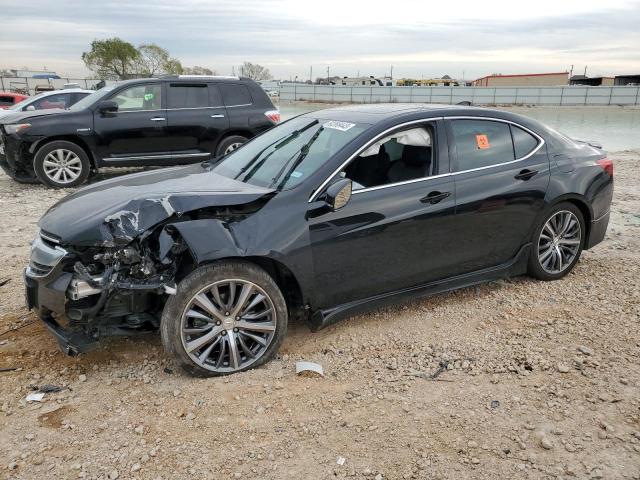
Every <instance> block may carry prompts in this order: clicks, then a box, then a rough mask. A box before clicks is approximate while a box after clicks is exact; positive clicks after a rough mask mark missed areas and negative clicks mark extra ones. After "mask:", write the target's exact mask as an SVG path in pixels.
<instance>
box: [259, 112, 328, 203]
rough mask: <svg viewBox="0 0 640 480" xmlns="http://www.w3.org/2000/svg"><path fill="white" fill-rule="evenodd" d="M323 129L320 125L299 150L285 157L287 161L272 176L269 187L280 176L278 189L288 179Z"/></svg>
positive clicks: (274, 183)
mask: <svg viewBox="0 0 640 480" xmlns="http://www.w3.org/2000/svg"><path fill="white" fill-rule="evenodd" d="M316 123H318V122H317V121H316ZM323 130H324V127H320V128H319V129H318V131H317V132H316V133H314V134H313V136H312V137H311V138H310V139H309V141H308V142H307V143H305V144H304V145H303V146H302V148H301V149H300V151H299V152H298V153H297V154H293V155H292V156H291V157H289V158H288V159H287V161H286V162H285V163H284V165H282V168H281V169H280V170H279V171H278V173H277V174H276V175H275V176H274V177H273V178H272V181H271V183H270V184H269V188H272V187H274V186H275V185H276V183H277V182H278V179H279V178H280V177H282V180H281V181H280V183H278V186H277V189H278V190H280V189H281V188H282V187H283V186H284V184H285V183H286V182H287V181H288V180H289V177H290V176H291V174H292V173H293V171H294V170H295V169H296V168H297V167H298V165H300V164H301V163H302V161H303V160H304V159H305V157H306V156H307V155H308V154H309V150H311V146H312V145H313V143H314V142H315V141H316V140H317V139H318V137H319V136H320V133H322V131H323ZM296 155H297V156H296ZM294 157H295V160H294V162H293V164H292V165H291V167H289V168H288V169H287V165H289V162H290V161H291V160H292V159H293V158H294ZM285 169H287V170H286V173H285ZM283 173H284V176H283Z"/></svg>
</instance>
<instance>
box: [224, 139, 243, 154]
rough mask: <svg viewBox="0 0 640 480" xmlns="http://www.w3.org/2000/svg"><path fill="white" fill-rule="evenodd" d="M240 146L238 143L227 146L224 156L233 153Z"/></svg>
mask: <svg viewBox="0 0 640 480" xmlns="http://www.w3.org/2000/svg"><path fill="white" fill-rule="evenodd" d="M241 145H242V143H240V142H236V143H232V144H231V145H229V146H228V147H227V148H226V149H225V151H224V154H225V155H228V154H229V153H231V152H233V151H234V150H236V149H237V148H239V147H240V146H241Z"/></svg>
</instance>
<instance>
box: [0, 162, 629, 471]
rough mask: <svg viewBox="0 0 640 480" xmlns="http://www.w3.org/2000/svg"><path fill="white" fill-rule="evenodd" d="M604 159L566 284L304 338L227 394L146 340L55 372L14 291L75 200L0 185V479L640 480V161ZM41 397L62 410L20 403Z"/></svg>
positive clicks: (53, 358) (469, 292) (391, 313)
mask: <svg viewBox="0 0 640 480" xmlns="http://www.w3.org/2000/svg"><path fill="white" fill-rule="evenodd" d="M611 156H612V158H613V159H614V160H615V182H616V185H615V198H614V203H613V214H612V218H611V224H610V226H609V231H608V235H607V239H606V241H605V242H604V243H602V244H600V245H598V246H597V247H596V248H594V249H593V250H591V251H588V252H585V253H584V254H583V257H582V260H581V262H580V263H579V265H578V266H577V267H576V268H575V270H574V271H573V272H572V273H571V274H570V275H569V276H568V277H567V278H565V279H563V280H561V281H558V282H552V283H544V282H538V281H534V280H532V279H529V278H524V277H523V278H516V279H512V280H508V281H499V282H494V283H490V284H486V285H483V286H480V287H475V288H467V289H464V290H460V291H457V292H454V293H450V294H445V295H439V296H436V297H433V298H431V299H428V300H423V301H416V302H414V303H412V304H409V305H404V306H395V307H389V308H386V309H384V310H378V311H373V312H371V313H369V314H366V315H361V316H358V317H354V318H352V319H350V320H347V321H344V322H342V323H339V324H336V325H334V326H332V327H330V328H328V329H326V330H324V331H321V332H319V333H316V334H312V333H310V332H309V331H308V330H307V328H306V327H305V326H304V325H301V324H295V325H292V326H291V327H290V333H289V335H288V338H287V340H286V341H285V343H284V345H283V348H282V350H281V352H280V355H279V356H278V357H277V358H276V359H275V360H274V361H272V362H271V363H269V364H268V365H266V366H264V367H262V368H259V369H257V370H253V371H249V372H246V373H242V374H237V375H234V376H232V377H226V378H220V379H194V378H191V377H188V376H186V375H185V374H183V373H182V372H181V371H179V370H177V369H175V368H174V366H173V365H172V362H171V360H170V359H169V358H167V357H166V356H165V355H164V353H163V350H162V347H161V345H160V341H159V338H158V337H157V336H153V335H149V336H146V337H136V338H131V339H114V340H110V341H108V342H106V343H105V345H104V347H103V348H101V349H99V350H97V351H94V352H92V353H89V354H86V355H83V356H80V357H78V358H70V357H66V356H64V355H63V354H62V353H60V352H59V351H58V349H57V344H56V342H55V341H54V339H53V337H52V336H51V335H50V334H49V333H48V332H47V331H46V330H45V328H44V327H43V326H42V325H40V324H39V323H38V322H34V320H35V317H34V316H33V315H32V314H30V313H28V312H27V311H26V310H25V308H24V306H23V291H22V288H23V287H22V280H21V275H22V269H23V267H24V266H25V265H26V263H27V260H28V256H29V244H30V241H31V239H32V237H33V236H34V233H35V228H36V222H37V220H38V218H39V216H40V215H42V214H43V213H44V212H45V210H46V208H47V207H48V206H50V205H51V204H53V203H54V202H55V201H56V200H58V199H60V198H62V197H63V196H64V195H65V194H66V193H68V192H64V191H52V190H46V189H44V188H41V187H39V186H23V185H18V184H16V183H14V182H12V181H10V179H9V178H7V177H6V176H4V175H2V174H0V212H1V213H0V245H2V247H1V249H0V255H1V257H0V265H1V266H0V272H1V273H0V279H1V278H3V277H8V278H9V282H8V283H7V284H5V285H4V286H2V287H0V333H1V332H6V331H7V330H9V331H8V332H7V333H3V334H2V336H1V337H0V368H2V369H10V368H16V370H12V371H5V370H3V371H1V372H0V404H1V412H0V432H1V433H0V478H7V479H9V478H20V479H35V478H96V479H107V478H109V479H115V478H120V479H129V478H140V479H182V478H193V479H226V478H247V479H283V478H295V479H328V478H345V477H348V478H358V479H371V480H374V479H375V480H381V479H400V478H401V479H405V478H418V479H436V478H441V479H445V478H446V479H456V480H457V479H466V478H473V479H496V478H504V479H508V478H540V479H543V478H544V479H547V478H580V479H583V478H592V479H596V478H605V479H614V478H636V479H637V478H640V370H639V369H638V363H639V360H640V333H639V332H638V324H639V319H640V261H639V260H640V187H639V185H640V151H635V152H619V153H615V154H612V155H611ZM31 322H33V323H31ZM20 327H22V328H20ZM15 328H18V329H17V330H15V331H14V330H11V329H15ZM301 359H305V360H311V361H315V362H318V363H320V364H322V365H323V367H324V370H325V373H326V376H325V377H324V378H302V377H297V376H296V375H295V371H294V364H295V362H296V361H297V360H301ZM441 364H443V365H448V366H447V367H446V369H445V370H444V371H442V372H441V373H440V374H439V375H438V376H437V377H436V379H435V380H432V379H430V378H429V377H430V376H431V375H434V374H436V373H437V372H438V369H439V366H440V365H441ZM46 384H53V385H58V386H63V387H64V390H62V391H61V392H58V393H47V394H46V395H45V396H44V399H43V401H42V402H40V403H38V402H30V403H28V402H26V401H25V397H26V396H27V395H28V394H29V393H30V392H31V387H30V386H32V385H34V386H40V387H41V386H43V385H46Z"/></svg>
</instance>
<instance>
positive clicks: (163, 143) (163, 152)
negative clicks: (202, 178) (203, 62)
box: [94, 83, 171, 165]
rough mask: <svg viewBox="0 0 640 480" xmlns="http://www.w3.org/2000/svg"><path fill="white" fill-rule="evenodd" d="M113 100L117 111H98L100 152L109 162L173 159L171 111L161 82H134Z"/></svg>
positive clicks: (159, 162)
mask: <svg viewBox="0 0 640 480" xmlns="http://www.w3.org/2000/svg"><path fill="white" fill-rule="evenodd" d="M109 100H113V101H115V102H116V103H117V104H118V111H117V112H115V113H106V114H103V113H100V112H98V111H96V112H94V132H95V136H96V143H97V153H98V155H99V157H100V158H101V160H102V161H103V162H104V163H105V164H111V165H118V164H121V165H122V164H127V165H162V164H163V163H168V164H170V163H171V149H170V148H169V144H168V131H167V128H168V127H167V114H166V110H165V108H164V101H163V86H162V84H161V83H146V84H138V85H132V86H130V87H125V88H123V89H121V90H118V91H116V92H115V93H113V94H112V96H111V97H110V98H109Z"/></svg>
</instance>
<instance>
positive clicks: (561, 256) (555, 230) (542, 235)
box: [528, 202, 586, 281]
mask: <svg viewBox="0 0 640 480" xmlns="http://www.w3.org/2000/svg"><path fill="white" fill-rule="evenodd" d="M585 233H586V228H585V222H584V216H583V215H582V212H581V211H580V209H579V208H578V207H576V206H575V205H574V204H572V203H568V202H563V203H560V204H558V205H555V206H554V207H553V208H552V209H551V210H550V211H549V212H547V214H546V215H545V217H544V218H543V220H542V221H541V222H540V225H539V226H538V228H536V231H535V232H534V234H533V239H532V242H531V243H532V246H531V255H530V256H529V268H528V270H529V275H531V276H532V277H535V278H537V279H539V280H546V281H548V280H558V279H560V278H562V277H564V276H565V275H567V274H568V273H569V272H570V271H571V270H573V268H574V267H575V265H576V263H578V260H579V259H580V255H581V253H582V248H583V246H584V239H585Z"/></svg>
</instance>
